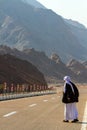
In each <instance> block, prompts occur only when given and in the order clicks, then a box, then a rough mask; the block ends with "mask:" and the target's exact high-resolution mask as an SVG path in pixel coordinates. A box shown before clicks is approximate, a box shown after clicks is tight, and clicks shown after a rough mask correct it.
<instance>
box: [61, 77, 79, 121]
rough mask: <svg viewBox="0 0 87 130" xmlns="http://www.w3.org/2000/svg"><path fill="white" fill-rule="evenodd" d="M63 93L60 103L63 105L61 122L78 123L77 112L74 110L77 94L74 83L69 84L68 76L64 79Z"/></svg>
mask: <svg viewBox="0 0 87 130" xmlns="http://www.w3.org/2000/svg"><path fill="white" fill-rule="evenodd" d="M64 81H65V83H64V91H63V98H62V102H63V103H65V105H64V120H63V122H69V120H71V122H72V123H74V122H78V111H77V108H76V102H78V97H79V92H78V89H77V87H76V86H75V84H74V83H72V82H71V79H70V77H69V76H65V77H64Z"/></svg>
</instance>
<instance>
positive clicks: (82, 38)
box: [65, 20, 87, 49]
mask: <svg viewBox="0 0 87 130" xmlns="http://www.w3.org/2000/svg"><path fill="white" fill-rule="evenodd" d="M65 21H66V23H68V24H67V25H68V26H69V28H70V29H71V31H72V33H73V34H74V35H75V36H76V37H77V38H78V40H79V43H80V44H81V45H83V46H84V47H85V48H86V49H87V28H86V27H85V26H84V25H82V24H80V23H78V22H76V21H72V20H65Z"/></svg>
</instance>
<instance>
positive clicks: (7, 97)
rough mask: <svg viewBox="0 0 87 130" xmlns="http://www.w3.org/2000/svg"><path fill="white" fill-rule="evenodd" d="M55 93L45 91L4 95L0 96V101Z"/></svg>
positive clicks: (53, 91) (53, 92) (54, 91)
mask: <svg viewBox="0 0 87 130" xmlns="http://www.w3.org/2000/svg"><path fill="white" fill-rule="evenodd" d="M55 93H57V92H56V90H47V91H40V92H38V91H37V92H28V93H27V92H26V93H10V94H9V93H5V94H1V95H0V101H4V100H12V99H19V98H26V97H33V96H41V95H48V94H55Z"/></svg>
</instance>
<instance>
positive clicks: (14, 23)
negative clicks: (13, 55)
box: [0, 0, 87, 62]
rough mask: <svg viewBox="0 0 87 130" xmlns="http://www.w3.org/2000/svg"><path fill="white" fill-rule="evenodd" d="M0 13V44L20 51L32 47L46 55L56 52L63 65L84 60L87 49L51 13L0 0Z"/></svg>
mask: <svg viewBox="0 0 87 130" xmlns="http://www.w3.org/2000/svg"><path fill="white" fill-rule="evenodd" d="M0 10H1V12H0V15H1V19H0V44H3V45H8V46H10V47H15V48H17V49H20V50H23V49H26V48H35V49H36V50H37V51H44V52H45V53H46V55H48V56H49V55H51V54H52V53H57V54H58V55H59V56H60V57H61V59H62V60H63V61H64V62H67V61H68V60H69V59H71V58H76V59H79V60H86V59H87V58H86V55H87V49H86V48H85V47H84V46H83V45H82V44H81V43H80V42H79V39H78V38H77V37H76V35H75V34H74V33H73V32H72V30H71V29H70V27H69V26H68V25H67V24H66V23H65V22H64V20H63V18H62V17H61V16H60V15H57V14H56V13H54V12H53V11H52V10H49V9H42V8H37V9H35V8H34V6H32V5H29V4H27V3H24V2H22V1H21V0H15V1H14V0H8V2H7V1H5V0H3V1H2V0H1V1H0ZM70 48H71V49H70ZM77 52H80V53H81V55H79V54H78V53H77Z"/></svg>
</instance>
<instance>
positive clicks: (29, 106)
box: [0, 86, 87, 130]
mask: <svg viewBox="0 0 87 130" xmlns="http://www.w3.org/2000/svg"><path fill="white" fill-rule="evenodd" d="M59 90H61V89H59ZM59 90H58V91H57V94H51V95H43V96H36V97H29V98H23V99H16V100H8V101H0V130H87V87H82V86H81V87H79V91H80V99H79V103H78V104H77V108H78V111H79V122H78V123H71V122H69V123H64V122H63V110H64V104H63V103H62V102H61V98H62V92H61V91H62V90H61V91H59Z"/></svg>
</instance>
